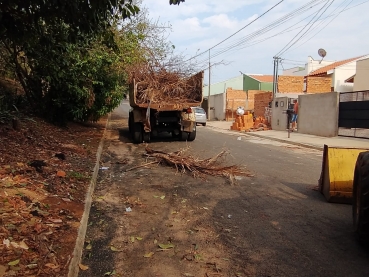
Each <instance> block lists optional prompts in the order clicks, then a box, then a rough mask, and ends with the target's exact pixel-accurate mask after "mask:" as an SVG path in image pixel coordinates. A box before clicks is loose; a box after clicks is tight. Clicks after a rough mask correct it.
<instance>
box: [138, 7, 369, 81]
mask: <svg viewBox="0 0 369 277" xmlns="http://www.w3.org/2000/svg"><path fill="white" fill-rule="evenodd" d="M168 2H169V1H168V0H143V5H144V6H145V7H146V8H147V9H148V12H149V16H150V18H152V19H154V20H159V22H161V23H169V24H170V25H171V26H172V31H171V32H170V33H169V34H168V39H169V40H170V41H171V42H172V43H173V44H174V45H175V47H176V48H175V51H176V53H178V54H182V55H185V56H186V57H188V58H190V57H193V56H195V55H196V54H199V53H202V52H204V51H207V50H208V49H209V48H212V47H213V46H214V45H216V44H218V43H219V42H221V41H222V40H224V39H225V38H227V37H229V36H230V35H232V34H233V33H235V32H237V31H238V30H240V29H241V28H243V27H244V26H246V25H247V24H249V23H250V22H251V21H252V20H254V19H256V18H257V17H258V16H260V15H261V14H263V13H264V12H265V11H267V10H268V9H270V8H271V7H272V6H274V5H275V4H277V3H278V2H280V0H273V1H272V0H265V1H258V0H226V1H224V0H212V1H202V0H186V2H185V3H181V4H180V5H179V6H173V5H169V3H168ZM308 2H311V0H305V1H301V0H284V1H283V2H282V3H281V4H279V5H278V6H277V7H276V8H274V9H273V10H271V11H270V12H268V13H267V14H266V15H264V16H263V17H261V18H260V19H258V20H256V21H255V22H254V23H252V24H251V25H250V26H248V27H246V28H244V29H243V30H241V31H240V32H239V33H237V34H236V35H234V36H233V37H232V38H230V39H228V40H227V41H225V42H223V43H222V44H220V45H219V46H216V47H214V48H213V49H211V51H210V53H211V56H213V57H212V58H211V63H212V64H213V63H215V64H217V65H216V66H214V67H212V71H211V83H215V82H220V81H223V80H227V79H229V78H232V77H236V76H238V75H240V71H241V72H243V73H246V74H273V56H274V55H276V54H278V52H279V51H280V50H282V49H283V48H284V47H285V46H286V45H287V44H288V42H289V41H290V40H291V39H293V38H294V37H295V36H296V39H297V38H299V37H300V36H301V35H302V34H304V32H305V31H306V32H307V33H306V34H305V35H304V36H303V37H302V38H301V39H299V40H298V41H297V42H296V43H295V44H294V45H293V46H292V47H291V48H290V49H288V50H287V51H286V52H285V53H283V54H282V55H281V57H282V58H283V59H284V60H283V61H282V66H280V69H281V70H282V68H291V67H294V66H303V65H304V63H305V62H306V61H307V58H308V56H312V57H313V58H314V59H319V56H318V53H317V52H318V49H319V48H324V49H325V50H326V51H327V56H326V58H325V59H326V60H332V61H337V60H342V59H347V58H351V57H356V56H361V55H364V54H369V39H368V37H369V17H368V16H367V15H366V11H368V9H369V1H368V0H315V1H314V2H313V3H311V5H309V6H308V7H311V8H306V11H305V10H304V12H303V11H302V10H301V13H299V14H297V13H294V14H292V16H291V17H289V18H288V20H286V21H284V22H281V23H280V25H279V26H276V22H278V20H281V19H285V18H284V17H285V16H286V15H288V14H290V13H292V12H293V11H295V10H297V9H299V8H301V7H302V6H303V5H306V4H307V3H308ZM318 11H320V12H319V13H318ZM315 20H316V22H315ZM309 21H311V22H315V24H314V25H313V26H312V27H311V28H310V30H308V28H309V26H310V25H308V22H309ZM305 26H307V27H306V28H305V29H303V27H305ZM265 27H268V29H265ZM263 28H264V30H263ZM261 30H263V32H260V31H261ZM256 32H258V33H256ZM299 32H301V33H300V34H298V33H299ZM293 42H294V41H293ZM207 59H208V53H205V54H203V55H200V56H198V57H196V60H197V63H198V64H199V65H200V66H203V67H205V66H206V62H207ZM281 73H282V72H281V71H280V74H281ZM205 75H206V76H207V73H206V74H205ZM205 83H207V80H205Z"/></svg>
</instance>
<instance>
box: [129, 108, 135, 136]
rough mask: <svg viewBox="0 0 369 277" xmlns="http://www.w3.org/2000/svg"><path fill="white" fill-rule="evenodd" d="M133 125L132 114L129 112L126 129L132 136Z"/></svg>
mask: <svg viewBox="0 0 369 277" xmlns="http://www.w3.org/2000/svg"><path fill="white" fill-rule="evenodd" d="M133 124H134V121H133V113H132V112H130V113H129V116H128V129H129V132H130V134H133Z"/></svg>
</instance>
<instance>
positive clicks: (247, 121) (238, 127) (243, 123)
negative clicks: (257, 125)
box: [231, 112, 254, 131]
mask: <svg viewBox="0 0 369 277" xmlns="http://www.w3.org/2000/svg"><path fill="white" fill-rule="evenodd" d="M253 126H254V119H253V117H252V114H251V113H249V112H246V113H245V114H244V115H237V117H236V120H235V122H233V125H232V126H231V130H234V131H246V130H249V129H251V128H252V127H253Z"/></svg>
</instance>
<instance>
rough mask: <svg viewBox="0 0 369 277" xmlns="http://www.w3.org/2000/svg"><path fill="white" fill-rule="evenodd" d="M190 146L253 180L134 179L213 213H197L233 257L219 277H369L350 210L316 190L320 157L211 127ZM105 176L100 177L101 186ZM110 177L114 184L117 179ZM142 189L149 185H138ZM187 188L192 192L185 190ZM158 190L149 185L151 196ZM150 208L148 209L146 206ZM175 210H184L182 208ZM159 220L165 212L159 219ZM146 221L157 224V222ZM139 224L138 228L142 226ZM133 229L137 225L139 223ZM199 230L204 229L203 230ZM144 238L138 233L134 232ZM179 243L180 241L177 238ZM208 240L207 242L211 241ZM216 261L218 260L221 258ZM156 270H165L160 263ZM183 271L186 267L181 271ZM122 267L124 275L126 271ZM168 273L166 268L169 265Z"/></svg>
mask: <svg viewBox="0 0 369 277" xmlns="http://www.w3.org/2000/svg"><path fill="white" fill-rule="evenodd" d="M127 109H128V105H127V103H123V105H122V106H121V107H120V109H119V110H117V111H116V112H115V113H114V114H113V116H112V124H113V125H112V126H114V124H116V125H115V127H116V128H118V129H119V126H118V125H119V123H118V120H119V119H120V118H121V117H122V116H126V114H127ZM127 133H128V132H127V130H126V129H125V128H120V137H119V143H116V144H115V145H113V144H112V145H110V150H111V151H113V152H114V151H115V153H119V150H118V149H119V148H122V147H124V146H123V145H124V144H125V143H126V142H129V139H128V137H127ZM188 145H189V146H190V152H191V153H192V154H194V155H198V156H201V157H210V156H213V155H215V154H217V153H219V152H220V151H221V150H222V149H224V148H226V149H228V150H229V152H230V153H231V157H230V159H229V160H228V162H230V163H236V164H240V165H243V166H246V167H247V168H248V169H249V170H250V171H251V172H253V173H254V174H255V177H253V178H244V179H241V180H239V181H238V184H237V185H234V186H230V185H226V184H225V182H224V180H219V179H215V178H213V179H210V182H206V183H204V182H202V181H196V182H195V181H193V180H191V177H184V176H174V175H173V173H172V172H173V171H172V170H171V169H167V168H159V169H150V172H149V173H148V171H147V170H146V171H145V170H143V171H142V174H143V175H139V176H141V177H137V174H136V175H134V176H132V180H134V179H133V178H136V177H137V178H141V180H142V176H151V177H150V178H151V179H150V184H154V183H155V182H159V183H160V182H161V186H162V187H161V189H162V190H164V189H165V192H166V193H167V194H168V193H170V195H176V196H179V195H180V194H182V195H183V197H185V196H186V197H187V198H190V197H191V196H192V200H191V201H192V202H191V207H192V209H194V210H195V209H196V207H197V209H198V207H199V206H200V207H201V206H206V207H207V208H206V210H207V211H208V212H207V213H206V214H200V213H199V214H198V215H197V218H198V219H199V220H197V221H203V222H206V226H207V228H208V229H206V230H207V233H210V231H209V230H211V232H212V233H215V234H216V236H215V237H214V238H213V244H214V245H215V246H214V247H215V249H221V251H224V253H227V254H224V255H225V256H227V259H225V260H227V261H229V262H228V264H227V265H224V267H227V268H228V271H226V272H227V273H225V271H223V273H224V274H225V275H219V276H332V277H333V276H367V274H368V272H369V263H368V261H369V254H368V251H367V250H366V249H364V248H362V247H361V246H359V245H358V244H357V243H356V241H355V240H354V237H353V234H352V229H351V221H352V219H351V206H349V205H340V204H330V203H327V202H326V201H325V199H324V198H323V196H322V195H321V194H320V193H319V192H317V191H316V190H314V188H315V186H316V185H317V182H318V179H319V175H320V169H321V156H322V153H321V152H320V151H317V150H311V149H304V148H299V147H296V146H291V145H288V144H283V143H279V142H273V141H268V140H262V139H256V138H253V137H247V136H239V135H238V134H235V133H224V132H219V131H217V130H214V129H211V128H208V127H198V134H197V138H196V140H195V141H194V142H192V143H189V144H188ZM184 146H186V144H185V143H184V142H175V141H171V140H170V139H169V138H167V137H162V138H160V139H158V140H156V141H153V142H152V143H151V144H150V147H152V148H154V149H160V150H163V151H175V150H178V149H179V148H183V147H184ZM129 148H130V149H131V150H130V151H131V153H132V155H133V156H135V155H136V159H137V157H138V156H139V155H141V154H142V153H143V152H144V146H142V145H140V146H137V147H136V146H130V147H129ZM113 149H115V150H113ZM108 161H109V160H106V162H108ZM109 162H111V161H109ZM155 170H156V171H155ZM114 174H117V173H113V175H114ZM107 176H108V175H106V176H105V177H104V176H102V179H104V178H107ZM109 176H110V177H109V178H111V176H112V174H110V175H109ZM170 176H172V177H170ZM126 178H129V176H126ZM143 178H145V177H143ZM146 178H148V177H146ZM186 178H187V179H186ZM144 180H145V179H144ZM144 183H145V181H143V183H140V184H141V185H143V184H144ZM164 183H165V184H164ZM186 183H188V184H189V185H188V186H185V184H186ZM174 184H175V185H176V186H174ZM152 186H153V185H152ZM152 186H151V187H150V186H148V187H147V191H149V190H150V189H152V188H153V187H152ZM173 187H175V188H176V189H173ZM178 187H180V188H178ZM110 189H113V188H112V187H110ZM120 189H122V188H117V191H118V190H120ZM124 189H125V190H126V191H129V192H126V193H127V194H128V195H131V196H132V195H135V193H136V194H137V192H136V191H134V190H130V188H129V187H125V188H124ZM144 189H145V188H144V187H143V190H144ZM98 190H99V188H98ZM105 190H106V188H105ZM172 190H173V191H172ZM101 191H104V188H102V189H101ZM140 193H141V195H140V196H141V198H142V199H145V197H147V195H145V194H142V193H143V192H140ZM150 193H151V192H150ZM152 193H154V192H152ZM157 193H159V192H157ZM150 201H151V200H147V202H145V203H146V205H147V206H149V205H150ZM166 205H167V206H166V207H165V209H166V210H167V211H169V210H171V209H173V208H174V207H175V205H176V202H175V201H174V200H170V201H169V202H168V203H167V204H166ZM189 205H190V204H189ZM153 207H156V206H155V205H154V206H153ZM163 208H164V207H163ZM176 209H177V210H179V209H180V208H179V206H178V207H177V208H176ZM111 212H112V211H111ZM158 213H159V214H160V211H158V212H156V213H155V214H158ZM153 216H154V215H153ZM193 216H195V215H193ZM111 218H114V216H113V215H112V216H111ZM200 219H201V220H200ZM131 220H133V219H131ZM145 220H147V222H151V224H155V220H154V219H152V218H146V219H145ZM121 224H123V223H121ZM135 224H136V225H137V226H138V225H139V222H136V223H135ZM131 225H134V223H133V221H132V222H131ZM199 225H201V224H200V223H199ZM201 226H202V227H203V228H205V225H201ZM209 228H210V229H209ZM138 231H139V229H137V230H136V232H138ZM163 232H164V230H163ZM172 232H173V230H172ZM176 234H177V233H174V236H176ZM178 236H179V235H178V234H177V238H178ZM203 239H204V240H206V241H207V240H208V239H209V238H203ZM183 240H184V241H185V239H183ZM209 241H212V240H210V239H209ZM208 244H209V243H208ZM204 247H205V246H204ZM206 247H208V248H206V249H207V251H208V253H209V252H211V251H212V248H209V247H210V246H206ZM213 250H214V249H213ZM130 253H132V252H130ZM122 255H123V254H122ZM209 256H210V254H209ZM213 258H214V259H216V258H218V259H220V258H219V255H215V254H214V257H213ZM99 259H100V258H99ZM122 259H125V261H126V263H127V264H130V262H131V267H140V266H141V267H147V268H151V270H152V271H149V270H148V269H147V270H146V271H142V269H141V271H138V270H137V271H134V270H132V272H131V273H130V274H127V276H179V275H176V273H175V272H176V271H175V270H174V269H172V271H164V272H167V273H163V272H162V271H160V270H161V269H160V266H158V264H155V260H152V261H151V263H150V264H149V265H150V266H148V265H146V264H144V263H140V264H137V257H136V258H134V259H135V260H136V261H130V262H129V261H128V260H129V257H124V258H122ZM168 259H169V258H168ZM161 261H162V262H163V260H161ZM172 262H173V261H172ZM86 263H88V262H86ZM156 263H160V260H158V261H156ZM173 264H174V262H173ZM180 266H183V264H179V265H178V267H180ZM116 267H118V265H116ZM121 267H122V270H123V269H124V266H123V265H121ZM162 267H164V268H165V265H162ZM173 267H174V265H173ZM232 268H237V270H236V269H235V272H241V273H242V275H241V273H239V275H237V274H238V273H235V272H233V273H232ZM154 269H155V270H156V271H155V270H154ZM166 270H168V269H167V268H166ZM198 270H200V267H199V269H198ZM125 271H127V268H126V269H125ZM153 272H155V274H154V273H153ZM168 272H172V274H170V273H168ZM198 272H200V271H198ZM166 274H167V275H166ZM232 274H234V275H232ZM82 276H88V275H82ZM124 276H125V275H124ZM187 276H191V275H187ZM194 276H204V275H194ZM209 276H213V275H209ZM214 276H215V275H214Z"/></svg>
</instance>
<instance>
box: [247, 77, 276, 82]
mask: <svg viewBox="0 0 369 277" xmlns="http://www.w3.org/2000/svg"><path fill="white" fill-rule="evenodd" d="M248 76H249V77H251V78H253V79H255V80H257V81H259V82H261V83H273V75H248Z"/></svg>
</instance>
